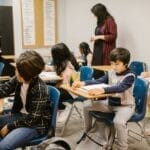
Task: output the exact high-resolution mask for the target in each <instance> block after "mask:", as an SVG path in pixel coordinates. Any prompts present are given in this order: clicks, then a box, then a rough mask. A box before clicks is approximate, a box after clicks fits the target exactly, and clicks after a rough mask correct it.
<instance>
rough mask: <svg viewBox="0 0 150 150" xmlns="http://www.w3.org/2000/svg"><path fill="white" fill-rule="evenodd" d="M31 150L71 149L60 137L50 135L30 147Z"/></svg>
mask: <svg viewBox="0 0 150 150" xmlns="http://www.w3.org/2000/svg"><path fill="white" fill-rule="evenodd" d="M31 149H32V150H71V146H70V145H69V143H68V142H67V141H66V140H65V139H64V138H61V137H52V138H50V139H47V140H45V141H43V142H42V143H40V144H39V145H37V146H36V147H32V148H31Z"/></svg>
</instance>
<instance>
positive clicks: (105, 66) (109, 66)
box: [91, 65, 112, 71]
mask: <svg viewBox="0 0 150 150" xmlns="http://www.w3.org/2000/svg"><path fill="white" fill-rule="evenodd" d="M91 67H92V68H93V69H95V70H101V71H108V70H110V69H112V68H111V65H100V66H91Z"/></svg>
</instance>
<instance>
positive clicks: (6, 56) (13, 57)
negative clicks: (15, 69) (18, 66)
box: [1, 55, 16, 61]
mask: <svg viewBox="0 0 150 150" xmlns="http://www.w3.org/2000/svg"><path fill="white" fill-rule="evenodd" d="M1 56H2V57H3V58H4V59H13V60H14V61H15V59H16V57H15V55H1Z"/></svg>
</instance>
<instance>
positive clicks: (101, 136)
mask: <svg viewBox="0 0 150 150" xmlns="http://www.w3.org/2000/svg"><path fill="white" fill-rule="evenodd" d="M114 136H115V130H114V127H113V126H108V125H106V124H105V123H103V122H96V123H95V125H94V127H93V128H92V129H91V130H90V131H89V132H88V133H86V136H85V138H84V139H83V140H81V142H80V143H79V144H78V145H77V147H76V149H75V150H87V149H94V150H103V149H105V148H106V147H107V148H111V147H112V144H113V141H114Z"/></svg>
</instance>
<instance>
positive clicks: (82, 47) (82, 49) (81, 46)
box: [79, 42, 92, 56]
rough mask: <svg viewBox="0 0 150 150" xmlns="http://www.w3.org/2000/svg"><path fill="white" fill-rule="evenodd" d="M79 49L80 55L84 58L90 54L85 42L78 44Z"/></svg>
mask: <svg viewBox="0 0 150 150" xmlns="http://www.w3.org/2000/svg"><path fill="white" fill-rule="evenodd" d="M79 49H80V52H81V54H84V55H85V56H87V55H88V54H89V53H92V52H91V49H90V47H89V44H88V43H86V42H81V43H80V44H79Z"/></svg>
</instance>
